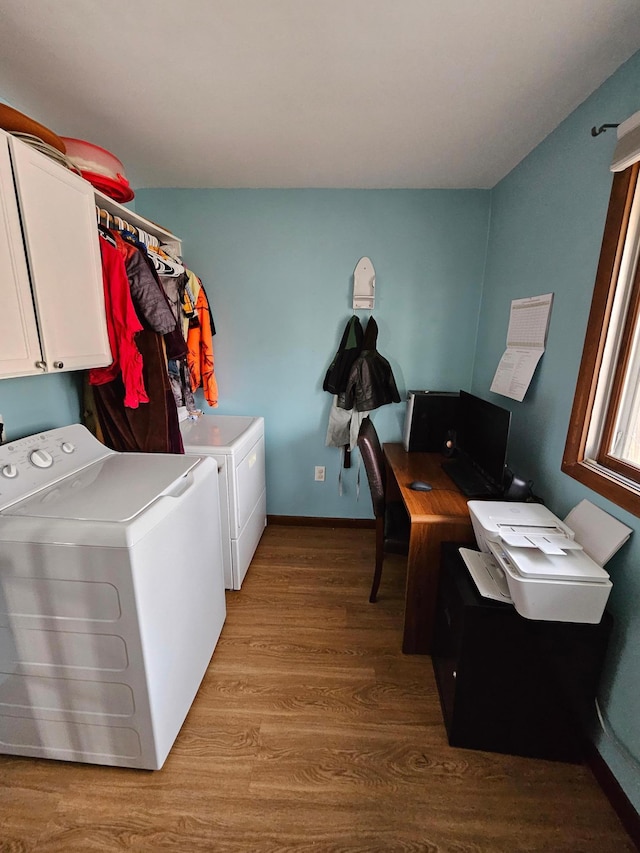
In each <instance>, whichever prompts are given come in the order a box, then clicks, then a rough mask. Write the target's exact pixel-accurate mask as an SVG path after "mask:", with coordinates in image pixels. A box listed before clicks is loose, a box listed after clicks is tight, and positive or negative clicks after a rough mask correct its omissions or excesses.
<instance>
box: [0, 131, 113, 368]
mask: <svg viewBox="0 0 640 853" xmlns="http://www.w3.org/2000/svg"><path fill="white" fill-rule="evenodd" d="M0 217H1V221H0V303H1V305H2V310H1V311H0V378H2V377H9V376H28V375H30V374H36V373H43V372H44V373H59V372H61V371H68V370H80V369H83V368H88V367H100V366H104V365H107V364H110V363H111V361H112V358H111V351H110V348H109V339H108V333H107V324H106V317H105V305H104V291H103V284H102V266H101V262H100V246H99V242H98V239H99V238H98V233H97V228H96V215H95V198H94V190H93V187H92V186H91V184H89V183H87V181H85V180H83V179H82V178H80V177H79V176H78V175H75V174H74V173H73V172H70V171H69V170H68V169H65V168H64V167H63V166H61V165H59V164H58V163H56V162H55V161H53V160H51V159H50V158H49V157H46V156H45V155H43V154H41V153H39V152H38V151H36V150H34V149H33V148H31V147H30V146H29V145H26V144H25V143H23V142H21V141H20V140H18V139H16V138H14V137H11V136H9V135H7V134H4V133H2V135H1V137H0ZM21 225H22V227H21Z"/></svg>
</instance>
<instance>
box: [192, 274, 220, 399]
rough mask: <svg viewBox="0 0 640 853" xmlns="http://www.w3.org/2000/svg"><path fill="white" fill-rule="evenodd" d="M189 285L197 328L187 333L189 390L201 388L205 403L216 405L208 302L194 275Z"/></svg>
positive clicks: (216, 387) (211, 332)
mask: <svg viewBox="0 0 640 853" xmlns="http://www.w3.org/2000/svg"><path fill="white" fill-rule="evenodd" d="M189 284H190V285H191V288H192V290H194V291H195V290H196V289H197V290H198V292H197V294H196V293H195V292H194V294H193V295H194V297H195V300H196V306H195V309H196V314H197V317H198V326H195V327H193V328H189V331H188V332H187V366H188V367H189V376H190V378H191V390H192V391H195V390H196V388H200V387H202V389H203V391H204V398H205V400H206V401H207V403H208V404H209V405H210V406H212V407H214V408H215V407H216V406H217V405H218V383H217V381H216V377H215V373H214V372H213V364H214V362H213V335H214V331H213V329H214V325H213V323H212V321H211V309H210V307H209V300H208V299H207V294H206V293H205V291H204V287H203V286H202V282H201V281H200V279H199V278H197V277H196V276H195V275H190V276H189Z"/></svg>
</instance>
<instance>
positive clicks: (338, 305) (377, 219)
mask: <svg viewBox="0 0 640 853" xmlns="http://www.w3.org/2000/svg"><path fill="white" fill-rule="evenodd" d="M136 210H137V211H138V212H139V213H141V214H142V215H144V216H147V217H148V218H150V219H153V220H154V221H156V222H162V223H163V225H165V227H167V228H170V229H171V230H172V231H174V233H176V234H178V235H180V236H181V237H182V238H183V240H184V246H183V251H184V257H185V260H186V262H187V264H188V265H189V266H190V267H191V269H193V270H194V271H195V272H197V273H198V275H199V276H200V277H201V278H202V280H203V283H204V286H205V289H206V291H207V294H208V296H209V298H210V300H211V303H212V308H213V311H214V316H215V322H216V328H217V335H216V338H215V358H216V375H217V379H218V384H219V391H220V405H219V408H218V410H217V411H218V412H219V413H220V414H254V415H263V416H264V418H265V431H266V451H267V463H266V464H267V484H268V488H267V511H268V512H269V513H270V514H274V515H299V516H324V517H340V518H359V517H366V518H370V517H372V511H371V500H370V497H369V492H368V489H367V487H366V480H365V481H364V482H365V488H364V489H363V491H361V493H360V497H359V499H358V496H357V488H356V477H357V467H356V465H354V466H353V467H352V468H351V469H349V470H347V471H344V477H343V481H344V487H343V494H342V495H339V492H338V474H339V472H340V456H339V451H338V450H337V449H335V448H327V447H325V437H326V430H327V422H328V417H329V410H330V406H331V401H332V397H331V396H330V395H329V394H327V393H326V392H324V391H323V390H322V382H323V379H324V375H325V372H326V370H327V367H328V366H329V363H330V361H331V358H332V357H333V354H334V353H335V350H336V348H337V346H338V343H339V340H340V337H341V335H342V331H343V328H344V326H345V323H346V321H347V319H348V318H349V316H350V315H351V313H352V311H351V299H352V277H353V270H354V268H355V266H356V263H357V262H358V260H359V259H360V258H361V257H362V256H363V255H367V256H369V257H370V258H371V260H372V262H373V264H374V267H375V269H376V275H377V279H376V282H377V284H376V292H377V293H376V305H375V310H374V316H375V318H376V322H377V323H378V326H379V337H378V350H379V352H380V353H382V355H384V356H385V357H386V358H387V359H388V360H389V361H390V363H391V365H392V368H393V371H394V375H395V378H396V382H397V384H398V388H399V390H400V392H401V394H403V395H404V392H405V391H406V389H408V388H431V389H443V390H446V389H454V390H457V389H458V388H460V387H463V388H468V387H469V383H470V381H471V372H472V367H473V353H474V350H475V335H476V323H477V317H478V310H479V305H480V290H481V277H482V271H483V265H484V258H485V251H486V241H487V228H488V212H489V193H488V192H487V191H439V190H430V191H429V190H425V191H405V190H381V191H375V190H141V191H139V192H138V193H137V196H136ZM359 315H360V316H361V317H362V319H363V321H364V320H365V318H367V317H368V312H359ZM200 403H201V404H203V403H202V398H201V397H200ZM203 405H204V404H203ZM404 410H405V404H404V402H403V403H402V404H395V405H389V406H386V407H384V408H381V409H378V410H377V411H376V412H375V413H374V414H373V415H372V420H373V421H374V423H375V424H376V427H377V428H378V431H379V433H380V436H381V439H382V440H399V438H400V436H401V429H402V424H403V420H404ZM209 412H210V413H212V412H213V410H210V409H209ZM354 460H355V455H354ZM316 465H324V466H325V467H326V475H327V476H326V480H325V482H324V483H316V482H314V479H313V474H314V466H316ZM363 476H364V472H363Z"/></svg>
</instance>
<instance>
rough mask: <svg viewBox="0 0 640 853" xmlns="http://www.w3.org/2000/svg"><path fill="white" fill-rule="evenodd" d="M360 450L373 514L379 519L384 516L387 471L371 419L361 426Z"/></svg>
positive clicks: (359, 435) (359, 434) (365, 419)
mask: <svg viewBox="0 0 640 853" xmlns="http://www.w3.org/2000/svg"><path fill="white" fill-rule="evenodd" d="M358 449H359V450H360V454H361V455H362V461H363V462H364V467H365V469H366V471H367V479H368V480H369V489H370V491H371V501H372V503H373V514H374V515H375V516H376V518H378V517H379V516H382V515H384V506H385V500H384V494H385V488H386V470H385V465H384V455H383V453H382V446H381V445H380V439H379V438H378V433H377V432H376V430H375V427H374V425H373V424H372V423H371V419H370V418H368V417H367V418H364V419H363V421H362V423H361V424H360V432H359V433H358Z"/></svg>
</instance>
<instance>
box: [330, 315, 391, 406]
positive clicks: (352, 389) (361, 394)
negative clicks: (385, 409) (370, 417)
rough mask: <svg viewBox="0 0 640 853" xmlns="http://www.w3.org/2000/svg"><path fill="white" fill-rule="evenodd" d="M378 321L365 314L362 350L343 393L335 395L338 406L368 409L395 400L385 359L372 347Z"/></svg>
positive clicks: (376, 333)
mask: <svg viewBox="0 0 640 853" xmlns="http://www.w3.org/2000/svg"><path fill="white" fill-rule="evenodd" d="M377 340H378V324H377V323H376V321H375V320H374V319H373V317H369V322H368V323H367V329H366V331H365V333H364V339H363V341H362V350H361V351H360V355H359V356H358V357H357V358H356V360H355V361H354V362H353V364H352V366H351V370H350V372H349V378H348V380H347V387H346V390H345V392H344V394H339V395H338V405H339V406H340V408H342V409H355V410H356V411H358V412H370V411H371V410H372V409H377V408H379V407H380V406H386V405H387V403H399V402H400V394H399V393H398V389H397V387H396V381H395V379H394V376H393V371H392V370H391V365H390V364H389V362H388V361H387V360H386V358H384V357H383V356H381V355H380V353H379V352H378V351H377V350H376V342H377Z"/></svg>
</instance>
